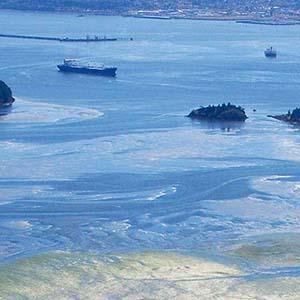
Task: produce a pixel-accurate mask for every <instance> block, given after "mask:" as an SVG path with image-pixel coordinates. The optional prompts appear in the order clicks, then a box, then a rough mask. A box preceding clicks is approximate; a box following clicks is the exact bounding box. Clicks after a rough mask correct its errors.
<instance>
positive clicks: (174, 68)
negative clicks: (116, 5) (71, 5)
mask: <svg viewBox="0 0 300 300" xmlns="http://www.w3.org/2000/svg"><path fill="white" fill-rule="evenodd" d="M0 25H1V31H2V32H3V33H6V34H32V35H45V36H70V37H71V36H72V37H82V36H85V35H86V34H91V35H92V34H100V35H106V36H107V37H122V38H125V39H124V40H120V41H118V42H113V43H95V44H93V43H90V44H80V43H76V44H74V43H59V42H49V41H34V40H14V39H1V43H0V53H1V54H2V55H1V56H0V75H1V79H3V80H5V81H6V82H7V83H8V84H9V85H10V86H11V87H12V88H13V90H14V94H15V96H16V97H17V101H16V103H15V105H14V107H13V108H12V110H11V111H10V112H9V113H8V114H7V115H3V116H1V117H0V119H1V120H0V123H1V124H0V146H1V148H0V149H1V150H0V151H1V164H0V170H1V173H0V174H1V177H0V188H1V195H0V229H1V231H0V232H1V235H0V264H1V268H0V290H1V293H0V298H1V299H2V298H3V299H28V298H29V299H53V298H55V297H60V298H61V299H103V298H101V297H104V298H109V299H126V297H128V299H141V297H144V298H146V299H149V298H151V297H154V298H155V299H158V298H159V299H169V298H170V297H177V298H179V299H182V298H184V297H187V298H191V299H199V297H200V296H201V297H202V298H203V297H204V295H205V297H206V298H207V299H210V297H212V298H213V297H217V296H218V297H219V298H220V299H223V298H224V299H241V295H245V294H247V295H249V299H253V298H254V297H258V299H260V298H259V297H262V295H265V296H269V297H273V298H272V299H284V298H286V299H299V297H298V295H299V292H298V290H297V286H299V274H300V270H299V254H300V253H299V245H300V239H299V237H300V234H299V230H300V222H299V212H300V206H299V203H298V200H299V198H300V176H299V175H300V174H299V166H300V161H299V158H300V146H299V142H300V132H299V129H298V128H295V127H292V126H289V125H286V124H284V123H280V122H279V121H276V120H272V119H269V118H267V117H266V116H267V115H268V114H276V113H284V112H286V111H287V110H288V109H293V108H295V107H296V106H297V105H298V103H299V102H298V95H299V93H300V84H299V83H300V74H299V71H298V70H299V69H300V56H299V51H297V49H298V48H299V47H300V41H299V33H298V27H296V26H294V27H293V26H283V27H280V26H274V27H270V26H256V25H246V24H235V23H233V22H200V21H199V22H196V21H188V20H169V21H165V20H148V19H147V20H146V19H133V18H122V17H103V16H88V17H84V18H78V17H76V15H65V14H47V13H20V12H10V11H1V12H0ZM130 37H133V39H134V40H133V41H129V40H128V38H130ZM269 45H273V46H274V47H276V48H277V49H278V54H279V55H278V58H277V59H276V60H269V59H266V58H265V57H264V56H263V50H264V49H265V48H266V47H267V46H269ZM64 57H76V58H81V59H88V58H91V59H93V60H95V61H98V62H103V63H105V64H108V65H116V66H118V77H117V78H116V79H110V78H101V77H93V76H86V75H80V74H62V73H59V72H57V70H56V64H58V63H60V62H61V61H62V59H63V58H64ZM228 101H230V102H232V103H236V104H239V105H242V106H243V107H245V109H246V111H247V114H248V115H249V117H250V118H249V119H248V120H247V121H246V123H245V124H244V125H235V126H233V127H228V125H227V124H215V125H212V124H200V123H198V122H192V121H191V120H190V119H188V118H185V117H184V116H185V115H186V114H188V113H189V112H190V110H191V109H193V108H196V107H198V106H199V105H208V104H218V103H221V102H228ZM253 109H256V112H254V111H253ZM182 255H183V256H182ZM166 262H168V263H166ZM124 264H125V267H124ZM165 264H167V265H165ZM140 266H142V267H140ZM143 266H144V267H143ZM194 267H195V269H193V268H194ZM124 268H125V270H126V272H125V271H124V272H125V273H126V274H125V273H124V272H123V270H124ZM106 269H107V271H104V270H106ZM205 270H211V271H207V272H210V273H209V274H208V273H205V272H206V271H205ZM203 272H204V273H203ZM222 272H223V273H222ZM221 273H222V274H223V275H222V276H223V277H222V278H219V277H218V276H220V274H221ZM170 274H172V276H171V275H170ZM169 275H170V276H171V277H170V276H169ZM200 277H201V278H202V279H201V280H206V281H207V280H209V281H210V286H211V290H209V288H208V287H207V286H206V284H203V283H202V281H201V280H200V279H199V278H200ZM133 278H134V280H133ZM149 278H152V279H153V280H154V281H153V283H151V284H150V283H149V281H148V280H150V279H149ZM67 279H68V280H67ZM152 279H151V280H152ZM128 280H129V281H130V282H131V283H130V284H129V281H128ZM100 282H101V284H100ZM111 282H114V284H113V285H111V284H110V283H111ZM151 282H152V281H151ZM149 284H150V285H149ZM92 286H93V288H92ZM37 287H40V288H37ZM216 287H218V288H216ZM229 287H231V288H229ZM205 288H206V289H207V290H205ZM153 290H155V291H156V292H155V294H151V293H152V292H153ZM183 291H185V292H183ZM182 293H183V294H182ZM203 293H204V294H203ZM58 295H60V296H58ZM99 295H101V296H99ZM183 295H185V296H183ZM199 295H200V296H199ZM26 297H27V298H26ZM97 297H98V298H97ZM99 297H100V298H99ZM139 297H140V298H139ZM193 297H194V298H193ZM222 297H223V298H222ZM251 297H252V298H251ZM185 299H186V298H185ZM203 299H204V298H203Z"/></svg>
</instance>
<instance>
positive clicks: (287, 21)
mask: <svg viewBox="0 0 300 300" xmlns="http://www.w3.org/2000/svg"><path fill="white" fill-rule="evenodd" d="M0 11H9V12H21V13H41V14H43V13H45V14H68V15H74V16H76V17H78V18H84V17H87V16H106V17H124V18H136V19H151V20H163V21H170V20H192V21H220V22H221V21H222V22H236V23H238V24H250V25H269V26H294V25H300V18H298V19H297V18H291V17H290V18H289V17H287V16H284V17H282V18H264V17H254V16H251V15H244V16H234V15H227V16H218V15H214V16H209V15H198V16H188V15H186V16H184V15H183V16H176V15H169V14H161V15H150V14H149V15H148V14H140V15H139V14H137V13H128V12H127V13H124V12H113V11H109V12H107V11H97V10H95V11H86V10H80V9H79V10H71V9H70V10H69V9H66V10H57V9H14V8H0Z"/></svg>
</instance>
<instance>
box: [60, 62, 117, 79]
mask: <svg viewBox="0 0 300 300" xmlns="http://www.w3.org/2000/svg"><path fill="white" fill-rule="evenodd" d="M57 67H58V69H59V70H60V71H62V72H68V73H83V74H92V75H101V76H109V77H115V76H116V72H117V68H116V67H106V66H104V65H91V64H81V63H79V62H78V60H77V59H67V58H66V59H64V62H63V64H60V65H57Z"/></svg>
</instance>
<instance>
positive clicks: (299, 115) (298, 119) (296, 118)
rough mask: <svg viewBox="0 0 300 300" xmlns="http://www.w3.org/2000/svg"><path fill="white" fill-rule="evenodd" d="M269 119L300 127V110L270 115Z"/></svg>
mask: <svg viewBox="0 0 300 300" xmlns="http://www.w3.org/2000/svg"><path fill="white" fill-rule="evenodd" d="M268 117H269V118H273V119H276V120H279V121H284V122H287V123H290V124H294V125H300V108H295V109H294V110H293V111H292V112H291V111H290V110H289V111H288V113H287V114H283V115H268Z"/></svg>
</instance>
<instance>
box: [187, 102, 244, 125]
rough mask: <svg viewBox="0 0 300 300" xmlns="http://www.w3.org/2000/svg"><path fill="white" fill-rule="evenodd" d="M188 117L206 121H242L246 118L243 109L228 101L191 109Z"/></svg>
mask: <svg viewBox="0 0 300 300" xmlns="http://www.w3.org/2000/svg"><path fill="white" fill-rule="evenodd" d="M187 117H188V118H191V119H197V120H206V121H227V122H228V121H231V122H244V121H246V119H247V118H248V117H247V115H246V113H245V110H244V109H243V108H242V107H240V106H235V105H232V104H230V103H228V104H225V103H223V104H222V105H217V106H215V105H209V106H207V107H200V108H198V109H194V110H192V111H191V112H190V113H189V114H188V115H187Z"/></svg>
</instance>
